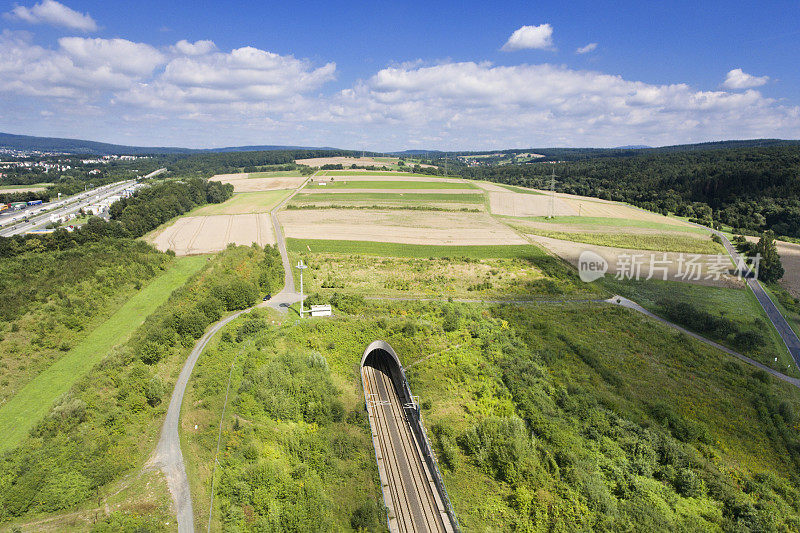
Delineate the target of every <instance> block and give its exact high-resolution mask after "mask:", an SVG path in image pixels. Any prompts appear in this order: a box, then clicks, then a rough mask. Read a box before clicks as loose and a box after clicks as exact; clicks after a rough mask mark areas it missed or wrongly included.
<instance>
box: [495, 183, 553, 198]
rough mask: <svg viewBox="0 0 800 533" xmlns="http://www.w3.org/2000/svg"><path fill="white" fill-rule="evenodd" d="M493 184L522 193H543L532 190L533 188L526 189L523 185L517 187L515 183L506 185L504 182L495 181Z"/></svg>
mask: <svg viewBox="0 0 800 533" xmlns="http://www.w3.org/2000/svg"><path fill="white" fill-rule="evenodd" d="M495 185H499V186H500V187H503V188H504V189H508V190H509V191H513V192H518V193H522V194H538V195H542V194H544V193H541V192H539V191H534V190H533V189H526V188H525V187H517V186H516V185H506V184H504V183H495Z"/></svg>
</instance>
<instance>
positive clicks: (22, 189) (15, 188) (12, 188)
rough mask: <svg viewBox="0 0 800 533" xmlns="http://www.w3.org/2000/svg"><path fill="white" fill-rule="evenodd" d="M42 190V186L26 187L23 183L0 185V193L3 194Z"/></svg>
mask: <svg viewBox="0 0 800 533" xmlns="http://www.w3.org/2000/svg"><path fill="white" fill-rule="evenodd" d="M44 190H45V188H44V187H26V186H24V185H20V186H16V185H4V186H2V187H0V193H4V194H13V193H17V192H43V191H44Z"/></svg>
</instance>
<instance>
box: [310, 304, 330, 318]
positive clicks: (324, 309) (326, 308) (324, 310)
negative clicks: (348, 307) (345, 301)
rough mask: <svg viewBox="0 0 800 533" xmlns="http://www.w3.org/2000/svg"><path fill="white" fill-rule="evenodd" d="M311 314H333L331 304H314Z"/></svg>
mask: <svg viewBox="0 0 800 533" xmlns="http://www.w3.org/2000/svg"><path fill="white" fill-rule="evenodd" d="M311 316H331V306H330V305H312V306H311Z"/></svg>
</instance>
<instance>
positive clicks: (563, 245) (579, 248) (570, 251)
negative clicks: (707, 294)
mask: <svg viewBox="0 0 800 533" xmlns="http://www.w3.org/2000/svg"><path fill="white" fill-rule="evenodd" d="M528 237H529V238H530V239H531V240H532V241H534V242H535V243H537V244H540V245H541V246H543V247H544V248H545V249H547V250H550V251H551V252H553V253H554V254H556V255H558V256H559V257H561V258H563V259H565V260H566V261H568V262H569V263H571V264H572V265H573V266H575V267H576V268H577V267H578V258H579V257H580V254H581V253H582V252H584V251H587V250H588V251H592V252H594V253H596V254H598V255H600V256H601V257H602V258H604V259H605V260H606V261H607V262H608V271H607V273H606V276H615V275H617V274H618V273H619V274H625V275H627V274H628V273H632V272H634V270H632V269H628V265H631V264H632V262H633V261H635V262H636V263H637V264H640V265H641V268H640V269H638V272H639V275H638V276H637V277H639V278H640V279H646V278H647V277H648V275H649V274H650V271H651V257H653V258H654V259H653V260H654V261H655V263H654V264H653V265H652V266H655V268H654V269H653V278H654V279H663V276H664V274H663V269H662V266H663V267H665V268H666V273H667V278H666V279H667V280H671V281H684V282H690V283H698V284H700V285H714V286H721V287H734V286H735V287H740V286H743V282H741V281H739V280H737V279H736V278H735V277H734V276H731V275H728V274H722V275H720V276H719V278H720V279H718V280H717V279H714V278H715V277H716V275H715V274H713V272H714V266H712V265H718V264H724V266H725V270H728V269H729V270H731V271H732V270H733V267H734V265H733V262H732V261H731V260H730V258H729V257H728V256H727V255H722V256H716V255H697V256H696V257H697V259H696V261H695V262H696V263H698V264H700V265H701V266H700V273H701V276H700V279H694V278H695V277H694V276H687V277H683V275H682V274H684V273H686V272H687V271H688V270H690V269H689V267H687V266H686V265H687V262H688V260H689V259H690V258H691V257H695V256H692V255H691V254H679V253H675V252H667V253H663V252H651V251H647V250H629V249H625V248H612V247H608V246H596V245H593V244H584V243H579V242H572V241H564V240H560V239H551V238H549V237H541V236H539V235H528ZM634 255H636V256H638V257H637V258H636V259H632V257H633V256H634ZM680 256H683V259H684V260H683V261H681V259H680ZM719 257H722V258H723V259H724V261H722V260H721V259H719ZM662 261H663V262H662ZM681 265H683V266H682V267H681ZM681 268H682V270H683V272H680V271H679V270H680V269H681ZM722 270H723V269H721V268H720V269H719V270H717V271H719V272H722ZM709 275H711V279H705V278H706V277H707V276H709Z"/></svg>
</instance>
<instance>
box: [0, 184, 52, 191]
mask: <svg viewBox="0 0 800 533" xmlns="http://www.w3.org/2000/svg"><path fill="white" fill-rule="evenodd" d="M52 186H53V184H52V183H31V184H30V185H0V191H8V190H13V189H34V188H41V189H44V188H46V187H52Z"/></svg>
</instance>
